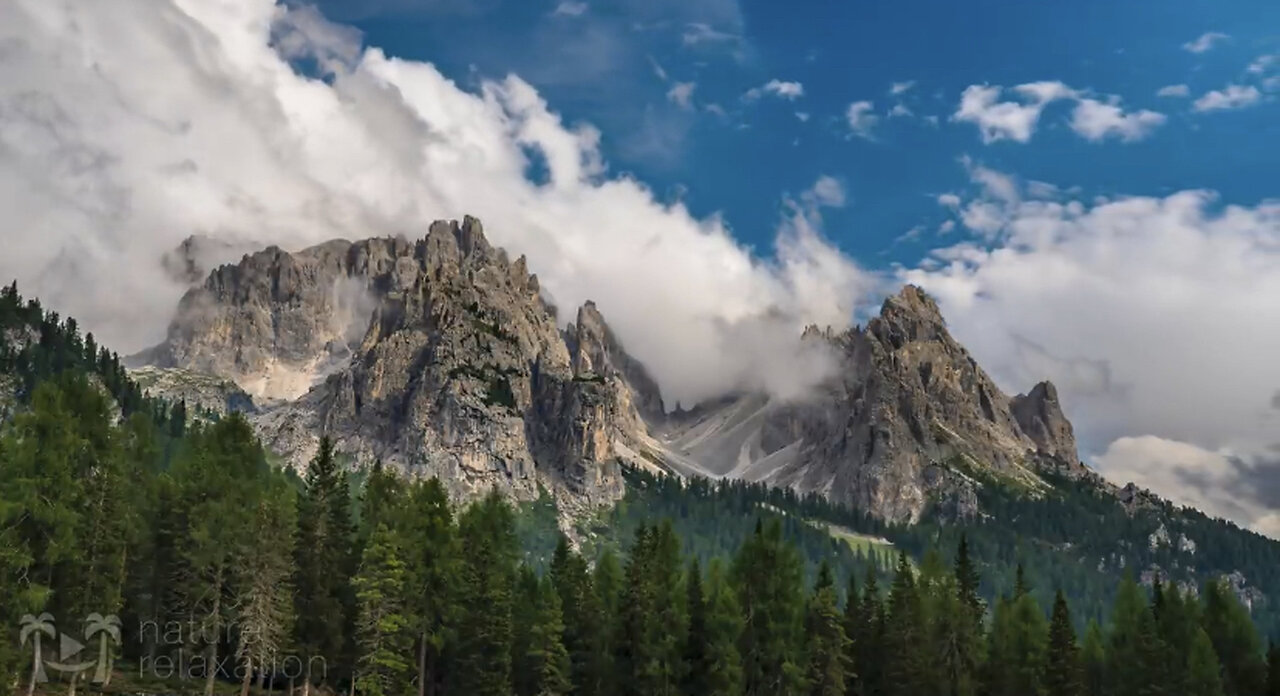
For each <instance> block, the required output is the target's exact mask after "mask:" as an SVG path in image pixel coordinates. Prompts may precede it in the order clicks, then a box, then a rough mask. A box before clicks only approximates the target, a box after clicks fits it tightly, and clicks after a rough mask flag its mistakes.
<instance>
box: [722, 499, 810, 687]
mask: <svg viewBox="0 0 1280 696" xmlns="http://www.w3.org/2000/svg"><path fill="white" fill-rule="evenodd" d="M733 575H734V580H735V584H736V585H737V586H738V592H739V598H740V602H741V605H742V610H743V612H744V614H745V616H746V625H745V627H744V629H743V632H742V639H741V642H740V643H739V650H740V652H741V654H742V666H743V691H744V694H745V695H746V696H765V695H768V696H790V695H792V694H798V693H800V692H801V690H802V689H803V686H804V674H803V668H802V667H801V660H802V655H801V651H802V646H803V640H802V638H803V636H802V631H803V604H802V598H803V589H802V582H803V579H802V568H801V565H800V559H799V557H798V556H797V554H796V551H795V548H794V547H792V546H790V545H789V544H786V543H784V542H783V541H782V525H781V523H780V522H779V521H778V520H772V521H770V523H769V525H768V526H767V527H766V526H765V525H763V524H762V523H761V522H759V521H757V522H756V529H755V532H754V533H753V534H752V536H751V537H750V538H749V539H748V540H747V541H746V542H745V543H743V545H742V547H741V548H740V549H739V550H738V554H737V557H736V558H735V559H734V564H733Z"/></svg>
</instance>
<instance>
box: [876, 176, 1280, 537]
mask: <svg viewBox="0 0 1280 696" xmlns="http://www.w3.org/2000/svg"><path fill="white" fill-rule="evenodd" d="M965 164H966V166H967V167H968V168H969V173H970V178H971V179H972V181H973V186H974V191H973V192H972V194H971V195H969V196H967V197H966V198H964V199H962V198H961V197H960V196H957V195H956V194H954V193H951V194H943V195H942V196H939V200H938V203H939V205H940V206H941V207H942V208H944V209H945V210H947V211H948V213H949V214H950V215H951V216H953V217H954V218H955V220H956V221H957V222H958V223H960V224H962V225H965V226H967V227H969V228H970V231H971V232H972V233H973V235H974V236H973V237H972V238H970V239H968V240H965V241H961V242H959V243H956V244H953V245H951V246H948V247H944V248H940V249H937V250H935V251H933V252H932V253H931V255H930V257H929V258H928V259H927V260H926V261H925V262H924V263H923V264H922V265H921V266H920V267H918V268H913V269H902V270H901V271H900V277H901V278H902V279H903V280H905V281H910V282H915V283H919V284H921V285H922V286H923V287H925V288H926V289H927V290H928V291H929V292H930V293H932V294H934V295H935V296H936V297H938V299H939V303H940V304H941V306H942V309H943V312H944V314H945V316H946V317H947V318H948V320H949V322H950V323H951V326H952V328H953V330H954V332H955V333H956V335H957V337H958V338H959V339H960V340H961V341H962V342H963V343H964V344H965V345H966V346H967V347H969V348H970V350H972V351H973V353H974V355H975V356H976V357H977V359H978V360H979V362H980V363H981V364H982V365H983V366H984V367H986V368H987V369H988V370H990V371H991V372H992V374H993V377H994V378H995V379H996V381H997V382H998V383H999V384H1001V386H1002V387H1004V388H1005V389H1007V390H1018V389H1026V388H1027V386H1028V385H1029V384H1031V383H1033V382H1034V381H1035V380H1038V379H1042V378H1044V377H1050V378H1052V379H1053V380H1054V381H1055V383H1056V384H1057V386H1058V387H1059V391H1060V392H1061V393H1062V398H1063V401H1064V405H1065V407H1066V409H1067V411H1068V414H1069V416H1070V417H1071V418H1072V420H1073V422H1074V424H1075V425H1076V427H1077V431H1078V432H1079V433H1081V435H1082V437H1081V444H1082V448H1083V450H1084V451H1083V452H1082V455H1084V456H1086V458H1088V459H1090V460H1091V461H1092V463H1094V464H1095V465H1097V466H1098V468H1099V469H1100V470H1102V471H1103V472H1104V473H1106V474H1108V475H1110V476H1111V477H1113V479H1114V480H1116V481H1118V482H1120V483H1124V482H1126V481H1130V480H1132V481H1135V482H1137V483H1138V484H1139V485H1145V486H1149V487H1151V488H1153V489H1154V490H1156V491H1158V492H1160V493H1161V494H1163V495H1167V496H1170V497H1172V498H1173V499H1175V500H1177V501H1179V502H1182V503H1189V504H1196V505H1197V506H1199V507H1201V508H1202V509H1204V510H1206V511H1208V512H1210V513H1213V514H1219V515H1224V516H1228V517H1230V518H1232V519H1235V520H1237V521H1239V522H1241V523H1244V524H1251V525H1253V526H1254V527H1255V528H1258V529H1263V530H1265V531H1267V532H1269V533H1272V534H1274V535H1277V536H1280V517H1277V516H1276V515H1272V514H1270V513H1269V512H1268V510H1274V509H1275V508H1276V507H1277V506H1280V495H1277V496H1274V497H1275V500H1274V501H1272V500H1265V499H1263V496H1261V495H1260V494H1258V493H1257V492H1256V491H1257V490H1258V488H1259V486H1257V485H1254V484H1257V483H1259V482H1265V481H1267V480H1277V479H1280V456H1278V455H1277V452H1280V445H1278V444H1277V443H1280V407H1277V403H1278V400H1277V399H1276V396H1277V392H1278V391H1280V360H1276V358H1275V356H1276V355H1280V202H1275V201H1271V202H1262V203H1260V204H1258V205H1256V206H1253V207H1246V206H1237V205H1224V204H1223V203H1222V202H1221V201H1219V200H1218V198H1217V196H1216V195H1215V194H1213V193H1212V192H1208V191H1181V192H1178V193H1174V194H1171V195H1168V196H1165V197H1148V196H1135V197H1115V198H1094V199H1088V200H1084V199H1082V198H1080V196H1079V194H1078V193H1070V192H1067V191H1063V190H1060V189H1057V188H1056V187H1053V186H1048V185H1045V184H1042V183H1039V182H1025V183H1024V182H1020V181H1018V180H1017V179H1015V178H1014V177H1012V176H1009V175H1006V174H1003V173H1000V172H997V171H994V170H991V169H989V168H986V167H983V166H981V165H979V164H976V163H974V162H972V161H966V162H965ZM1188 472H1193V473H1188ZM1224 490H1230V491H1232V494H1231V495H1230V496H1224V494H1223V491H1224ZM1228 498H1230V499H1233V500H1234V501H1235V502H1234V503H1231V504H1228Z"/></svg>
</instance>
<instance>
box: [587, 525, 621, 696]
mask: <svg viewBox="0 0 1280 696" xmlns="http://www.w3.org/2000/svg"><path fill="white" fill-rule="evenodd" d="M591 584H592V585H593V586H594V587H593V589H594V590H595V600H596V604H597V606H598V608H599V616H600V619H599V622H598V623H597V624H596V626H597V631H598V634H597V635H598V639H597V641H596V644H595V647H594V649H593V650H592V651H591V653H592V654H591V670H590V677H589V681H588V683H589V684H591V687H590V688H591V689H593V690H594V692H595V693H596V694H614V693H619V687H618V686H617V683H618V674H619V672H620V671H621V670H620V668H619V667H618V665H617V664H616V663H615V660H614V658H615V655H616V654H617V652H618V645H617V632H616V630H613V627H614V626H616V625H618V624H619V623H620V621H621V619H620V618H619V615H620V613H621V611H620V601H621V596H622V591H623V574H622V568H621V566H620V565H619V564H618V556H617V555H616V554H615V553H614V552H613V550H612V549H606V550H605V552H604V553H603V554H601V556H600V559H599V560H597V561H596V567H595V570H594V571H593V573H592V576H591Z"/></svg>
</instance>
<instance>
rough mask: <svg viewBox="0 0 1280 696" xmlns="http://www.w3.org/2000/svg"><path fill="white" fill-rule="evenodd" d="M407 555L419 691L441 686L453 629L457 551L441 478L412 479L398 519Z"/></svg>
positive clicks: (424, 694) (424, 693) (425, 695)
mask: <svg viewBox="0 0 1280 696" xmlns="http://www.w3.org/2000/svg"><path fill="white" fill-rule="evenodd" d="M396 527H397V531H398V532H399V537H400V545H401V547H402V549H403V550H402V553H403V555H404V559H405V568H406V572H407V583H408V585H407V587H409V588H411V591H410V592H409V595H408V603H407V605H406V607H405V609H406V612H407V614H408V617H409V621H410V625H411V627H412V629H413V634H414V642H415V655H416V657H417V660H416V662H417V665H416V672H417V675H418V676H417V680H416V681H417V687H418V689H417V693H418V696H433V695H434V694H436V693H439V692H440V690H441V689H442V688H443V687H444V672H443V668H444V665H443V662H444V654H445V649H446V647H447V645H448V643H449V637H450V634H451V632H452V631H453V629H454V627H455V626H454V624H455V623H456V618H457V617H456V614H457V601H458V591H459V588H458V574H459V564H460V563H461V560H460V557H461V553H460V551H459V548H458V528H457V525H456V524H455V523H454V519H453V510H452V508H451V507H450V505H449V496H448V494H447V493H446V492H445V490H444V486H443V485H442V484H441V483H440V480H439V479H436V478H432V479H430V480H427V481H415V482H413V483H412V484H411V485H410V486H409V490H408V492H407V494H406V495H405V496H404V501H403V509H402V511H401V514H400V518H399V519H398V521H397V523H396Z"/></svg>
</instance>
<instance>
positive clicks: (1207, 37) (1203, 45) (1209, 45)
mask: <svg viewBox="0 0 1280 696" xmlns="http://www.w3.org/2000/svg"><path fill="white" fill-rule="evenodd" d="M1230 38H1231V37H1230V36H1229V35H1227V34H1224V33H1222V32H1220V31H1209V32H1205V33H1203V34H1201V35H1200V36H1198V37H1196V38H1195V39H1192V40H1191V41H1188V42H1186V43H1184V44H1182V50H1184V51H1188V52H1190V53H1205V52H1206V51H1209V50H1212V49H1213V47H1214V46H1216V45H1217V44H1219V43H1221V42H1223V41H1226V40H1227V39H1230Z"/></svg>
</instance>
